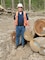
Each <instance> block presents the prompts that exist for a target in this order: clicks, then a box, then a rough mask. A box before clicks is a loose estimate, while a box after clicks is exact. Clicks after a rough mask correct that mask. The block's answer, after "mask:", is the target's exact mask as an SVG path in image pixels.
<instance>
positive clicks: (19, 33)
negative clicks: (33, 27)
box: [16, 26, 25, 46]
mask: <svg viewBox="0 0 45 60" xmlns="http://www.w3.org/2000/svg"><path fill="white" fill-rule="evenodd" d="M24 32H25V27H24V26H16V46H18V45H19V41H20V36H21V42H22V46H23V45H24V44H25V41H24Z"/></svg>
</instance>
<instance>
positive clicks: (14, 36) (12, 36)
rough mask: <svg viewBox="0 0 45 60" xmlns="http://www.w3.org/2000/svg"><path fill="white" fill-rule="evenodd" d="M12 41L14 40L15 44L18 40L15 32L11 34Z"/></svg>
mask: <svg viewBox="0 0 45 60" xmlns="http://www.w3.org/2000/svg"><path fill="white" fill-rule="evenodd" d="M11 40H12V42H13V43H15V40H16V32H15V31H13V32H12V33H11Z"/></svg>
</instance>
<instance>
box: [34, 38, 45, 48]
mask: <svg viewBox="0 0 45 60" xmlns="http://www.w3.org/2000/svg"><path fill="white" fill-rule="evenodd" d="M34 40H35V41H36V42H37V43H38V44H39V45H40V47H42V48H45V37H37V38H35V39H34Z"/></svg>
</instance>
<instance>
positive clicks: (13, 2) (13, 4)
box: [12, 0, 14, 13]
mask: <svg viewBox="0 0 45 60" xmlns="http://www.w3.org/2000/svg"><path fill="white" fill-rule="evenodd" d="M13 12H14V0H12V13H13Z"/></svg>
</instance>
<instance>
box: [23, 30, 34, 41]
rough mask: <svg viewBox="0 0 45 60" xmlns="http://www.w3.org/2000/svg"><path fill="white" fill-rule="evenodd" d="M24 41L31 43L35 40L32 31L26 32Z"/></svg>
mask: <svg viewBox="0 0 45 60" xmlns="http://www.w3.org/2000/svg"><path fill="white" fill-rule="evenodd" d="M24 39H25V40H26V41H31V40H33V36H32V33H31V32H30V30H26V31H25V33H24Z"/></svg>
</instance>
